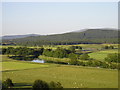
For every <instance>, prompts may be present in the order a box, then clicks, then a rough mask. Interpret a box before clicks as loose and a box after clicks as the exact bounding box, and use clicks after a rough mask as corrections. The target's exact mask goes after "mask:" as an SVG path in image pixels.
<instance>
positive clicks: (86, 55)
mask: <svg viewBox="0 0 120 90" xmlns="http://www.w3.org/2000/svg"><path fill="white" fill-rule="evenodd" d="M80 59H81V60H89V59H90V56H89V55H88V54H86V53H85V54H82V55H80Z"/></svg>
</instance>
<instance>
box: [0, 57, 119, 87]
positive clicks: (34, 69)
mask: <svg viewBox="0 0 120 90" xmlns="http://www.w3.org/2000/svg"><path fill="white" fill-rule="evenodd" d="M1 63H2V64H3V66H2V67H3V69H2V80H3V81H4V80H6V79H7V78H11V79H12V81H13V83H15V87H20V88H22V87H31V85H32V83H33V82H34V81H35V80H36V79H41V80H45V81H47V82H50V81H56V82H60V83H61V84H62V85H63V87H65V88H77V87H79V88H117V85H118V72H117V70H111V69H101V68H92V67H81V66H72V65H58V64H47V63H46V64H36V63H31V62H25V61H16V60H12V59H8V58H7V57H6V56H3V62H1Z"/></svg>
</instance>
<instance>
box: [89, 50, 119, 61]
mask: <svg viewBox="0 0 120 90" xmlns="http://www.w3.org/2000/svg"><path fill="white" fill-rule="evenodd" d="M111 53H118V49H113V50H103V51H97V52H93V53H90V54H89V55H90V57H91V58H93V59H96V60H100V61H104V59H105V57H107V55H108V54H111Z"/></svg>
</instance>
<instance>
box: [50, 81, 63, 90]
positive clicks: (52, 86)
mask: <svg viewBox="0 0 120 90" xmlns="http://www.w3.org/2000/svg"><path fill="white" fill-rule="evenodd" d="M49 87H50V88H52V90H53V88H63V86H62V85H61V83H59V82H53V81H51V82H50V84H49Z"/></svg>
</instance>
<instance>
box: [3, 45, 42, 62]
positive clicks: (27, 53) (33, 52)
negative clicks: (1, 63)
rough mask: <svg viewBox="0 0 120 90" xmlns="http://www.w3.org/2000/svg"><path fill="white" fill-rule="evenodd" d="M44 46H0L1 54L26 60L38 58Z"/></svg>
mask: <svg viewBox="0 0 120 90" xmlns="http://www.w3.org/2000/svg"><path fill="white" fill-rule="evenodd" d="M43 50H44V48H39V49H38V48H27V47H17V48H13V47H8V48H2V54H7V55H8V56H9V55H10V57H11V58H13V59H18V60H28V59H33V58H38V56H39V55H41V54H42V53H43ZM11 55H12V56H11Z"/></svg>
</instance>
